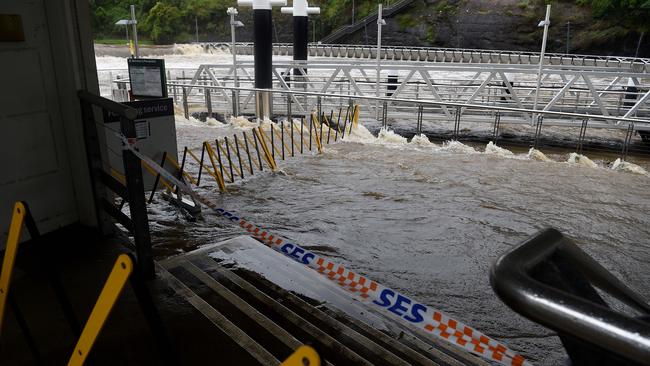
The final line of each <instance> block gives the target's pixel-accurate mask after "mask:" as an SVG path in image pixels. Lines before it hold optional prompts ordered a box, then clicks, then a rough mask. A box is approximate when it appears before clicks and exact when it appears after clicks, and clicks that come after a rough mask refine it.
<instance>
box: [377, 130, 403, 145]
mask: <svg viewBox="0 0 650 366" xmlns="http://www.w3.org/2000/svg"><path fill="white" fill-rule="evenodd" d="M377 142H379V143H383V144H390V145H405V144H407V143H408V141H407V140H406V137H403V136H400V135H398V134H396V133H395V131H391V130H388V129H385V128H382V129H381V130H379V134H378V135H377Z"/></svg>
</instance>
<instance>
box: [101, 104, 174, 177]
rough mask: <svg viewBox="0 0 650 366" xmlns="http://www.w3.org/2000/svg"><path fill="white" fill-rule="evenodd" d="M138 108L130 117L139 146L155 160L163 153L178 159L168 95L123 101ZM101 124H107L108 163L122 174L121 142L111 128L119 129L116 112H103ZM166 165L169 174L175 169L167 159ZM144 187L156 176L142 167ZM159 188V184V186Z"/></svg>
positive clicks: (118, 119)
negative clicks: (133, 118)
mask: <svg viewBox="0 0 650 366" xmlns="http://www.w3.org/2000/svg"><path fill="white" fill-rule="evenodd" d="M123 104H125V105H128V106H130V107H133V108H135V109H136V110H137V111H138V115H137V117H136V119H135V120H134V121H133V123H134V125H135V126H134V127H135V134H136V139H137V143H136V145H137V147H138V149H139V150H140V151H141V152H142V153H143V154H145V155H147V156H148V157H150V158H151V159H153V160H155V161H156V162H157V163H158V164H160V163H161V162H162V156H163V153H164V152H166V153H167V155H168V156H169V157H170V158H173V159H174V160H178V158H177V157H178V148H177V145H176V125H175V121H174V105H173V103H172V99H171V98H161V99H149V100H139V101H135V102H125V103H123ZM104 125H105V126H106V130H105V134H106V142H107V145H108V161H109V164H110V166H111V167H112V168H113V169H115V170H116V171H117V172H119V173H120V174H123V171H124V169H123V162H122V142H121V140H120V138H119V137H118V136H116V135H115V133H114V132H113V131H120V118H119V116H117V115H115V114H113V113H109V112H105V113H104ZM164 166H165V168H166V169H167V170H168V171H169V172H170V173H172V174H175V173H176V169H175V168H174V167H173V166H172V165H171V164H170V163H169V162H168V161H167V162H165V163H164ZM143 177H144V188H145V190H151V188H152V186H153V182H154V180H155V176H154V175H152V174H150V172H148V171H147V170H146V169H143ZM158 188H160V185H159V186H158Z"/></svg>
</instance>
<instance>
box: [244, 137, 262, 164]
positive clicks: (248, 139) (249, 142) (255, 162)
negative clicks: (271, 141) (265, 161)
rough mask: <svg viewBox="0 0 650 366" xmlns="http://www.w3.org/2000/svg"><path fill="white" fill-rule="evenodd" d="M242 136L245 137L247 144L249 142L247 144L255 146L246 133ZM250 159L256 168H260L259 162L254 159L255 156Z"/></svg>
mask: <svg viewBox="0 0 650 366" xmlns="http://www.w3.org/2000/svg"><path fill="white" fill-rule="evenodd" d="M244 138H245V139H246V141H248V144H249V145H252V146H255V144H254V141H253V140H251V138H249V137H248V135H244ZM254 156H255V155H253V157H254ZM251 161H252V162H253V164H255V166H256V167H257V169H260V164H259V163H258V162H257V160H255V158H253V159H251Z"/></svg>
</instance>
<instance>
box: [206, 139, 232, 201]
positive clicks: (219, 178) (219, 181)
mask: <svg viewBox="0 0 650 366" xmlns="http://www.w3.org/2000/svg"><path fill="white" fill-rule="evenodd" d="M203 144H204V145H205V150H206V151H207V152H208V157H209V158H210V162H211V163H212V169H214V177H215V178H216V180H217V185H218V186H219V190H220V191H221V192H227V189H226V183H225V182H224V181H223V177H222V176H221V172H220V171H219V170H217V164H215V163H214V150H212V146H211V145H210V144H209V143H208V142H207V141H205V142H203Z"/></svg>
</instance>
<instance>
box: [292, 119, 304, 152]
mask: <svg viewBox="0 0 650 366" xmlns="http://www.w3.org/2000/svg"><path fill="white" fill-rule="evenodd" d="M300 122H301V123H302V120H300ZM293 129H294V130H296V133H297V134H298V135H300V138H301V139H302V143H303V146H307V140H305V136H303V131H300V128H298V126H296V124H295V123H294V125H293ZM303 129H304V128H303Z"/></svg>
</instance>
